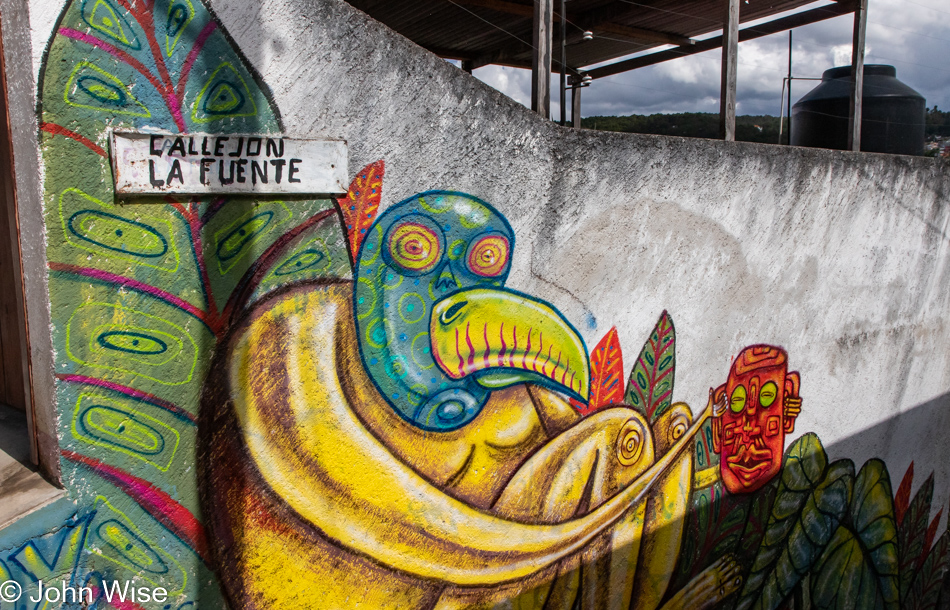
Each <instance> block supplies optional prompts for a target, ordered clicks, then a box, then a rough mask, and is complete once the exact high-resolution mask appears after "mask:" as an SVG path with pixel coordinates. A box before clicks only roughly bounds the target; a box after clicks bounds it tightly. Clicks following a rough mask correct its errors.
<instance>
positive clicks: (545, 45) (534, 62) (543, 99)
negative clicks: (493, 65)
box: [531, 0, 554, 118]
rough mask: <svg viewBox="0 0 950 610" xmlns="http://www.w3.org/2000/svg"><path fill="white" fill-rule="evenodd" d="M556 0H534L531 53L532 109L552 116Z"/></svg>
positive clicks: (544, 115) (543, 114)
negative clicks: (552, 62)
mask: <svg viewBox="0 0 950 610" xmlns="http://www.w3.org/2000/svg"><path fill="white" fill-rule="evenodd" d="M553 22H554V0H534V39H533V44H534V53H533V54H532V55H531V110H534V111H535V112H537V113H538V114H540V115H541V116H542V117H544V118H548V117H550V116H551V46H552V45H551V29H552V26H553Z"/></svg>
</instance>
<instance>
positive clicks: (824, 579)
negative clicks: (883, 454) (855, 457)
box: [811, 460, 899, 610]
mask: <svg viewBox="0 0 950 610" xmlns="http://www.w3.org/2000/svg"><path fill="white" fill-rule="evenodd" d="M849 513H850V515H849V516H850V524H848V525H847V526H845V525H842V526H841V527H839V528H838V530H837V531H836V532H835V535H834V537H833V538H832V539H831V542H830V543H829V544H828V546H827V547H826V548H825V551H824V553H822V555H821V557H820V558H819V559H818V562H817V564H816V565H815V569H814V576H815V577H814V579H813V581H812V590H811V595H812V603H813V604H814V606H815V607H817V608H823V609H824V608H829V609H831V608H833V609H835V610H839V609H840V610H851V609H854V610H864V609H865V608H869V609H870V608H882V609H885V610H892V609H893V610H896V609H897V608H898V596H899V588H898V578H897V575H898V560H897V522H896V520H895V518H894V501H893V494H892V492H891V482H890V478H889V477H888V473H887V468H886V467H885V466H884V462H882V461H880V460H870V461H868V462H867V463H866V464H865V465H864V467H863V468H862V469H861V472H860V473H858V476H857V479H855V482H854V492H853V494H852V498H851V506H850V510H849Z"/></svg>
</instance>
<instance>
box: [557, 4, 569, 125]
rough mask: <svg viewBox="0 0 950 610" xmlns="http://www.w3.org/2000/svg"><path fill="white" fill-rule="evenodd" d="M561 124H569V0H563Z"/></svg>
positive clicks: (561, 9) (560, 37)
mask: <svg viewBox="0 0 950 610" xmlns="http://www.w3.org/2000/svg"><path fill="white" fill-rule="evenodd" d="M560 11H561V31H560V36H558V38H559V39H560V43H561V45H560V46H561V88H560V89H561V100H560V101H561V125H567V0H561V8H560Z"/></svg>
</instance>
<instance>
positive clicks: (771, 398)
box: [759, 381, 778, 409]
mask: <svg viewBox="0 0 950 610" xmlns="http://www.w3.org/2000/svg"><path fill="white" fill-rule="evenodd" d="M776 396H778V386H777V385H775V382H773V381H769V382H768V383H766V384H765V385H764V386H762V391H761V392H759V404H760V405H762V406H763V407H765V408H766V409H767V408H769V407H771V406H772V403H773V402H775V397H776Z"/></svg>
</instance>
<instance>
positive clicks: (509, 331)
mask: <svg viewBox="0 0 950 610" xmlns="http://www.w3.org/2000/svg"><path fill="white" fill-rule="evenodd" d="M429 337H430V341H431V342H432V354H433V356H434V357H435V361H436V362H437V363H438V365H439V368H441V369H442V370H443V371H444V372H445V374H446V375H448V376H449V377H451V378H452V379H462V378H463V377H468V376H469V375H472V376H474V378H475V381H476V382H478V383H479V384H480V385H482V386H483V387H486V388H492V389H497V388H502V387H507V386H510V385H514V384H516V383H523V382H527V381H530V382H533V383H539V384H541V385H545V386H548V387H551V388H553V389H556V390H560V391H563V392H566V393H567V394H569V395H571V396H573V397H575V398H578V399H580V400H583V401H585V402H586V401H587V399H588V389H589V384H590V362H589V360H588V357H587V347H586V346H585V345H584V340H583V339H581V337H580V335H579V334H578V333H577V331H576V330H574V327H573V326H571V324H570V322H568V321H567V320H566V319H565V318H564V316H562V315H561V314H560V312H558V311H557V310H556V309H554V308H553V307H552V306H551V305H549V304H548V303H545V302H544V301H539V300H537V299H534V298H531V297H529V296H527V295H524V294H521V293H520V292H515V291H513V290H508V289H505V288H471V289H469V290H462V291H460V292H456V293H454V294H452V295H449V296H448V297H446V298H444V299H442V300H441V301H439V302H437V303H436V304H435V307H433V309H432V317H431V318H430V320H429Z"/></svg>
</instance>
